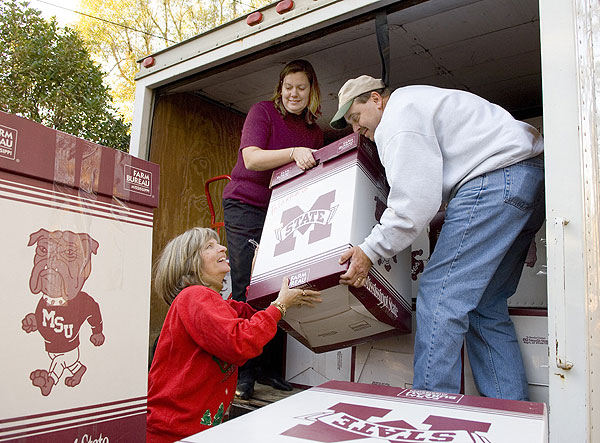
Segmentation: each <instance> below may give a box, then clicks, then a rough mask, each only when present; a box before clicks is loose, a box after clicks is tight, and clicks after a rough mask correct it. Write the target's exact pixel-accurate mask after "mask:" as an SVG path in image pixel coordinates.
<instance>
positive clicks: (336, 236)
mask: <svg viewBox="0 0 600 443" xmlns="http://www.w3.org/2000/svg"><path fill="white" fill-rule="evenodd" d="M315 158H316V159H317V161H318V165H317V166H316V167H315V168H313V169H310V170H308V171H302V170H301V169H299V168H298V167H297V166H296V165H295V164H289V165H286V166H283V167H281V168H279V169H277V170H276V171H274V173H273V178H272V180H271V186H272V189H273V192H272V196H271V200H270V202H269V208H268V211H267V216H266V220H265V225H264V228H263V233H262V238H261V242H260V248H259V253H258V256H257V260H256V265H255V268H254V273H253V275H252V280H251V284H250V288H249V292H248V301H249V302H250V303H251V304H253V305H255V306H257V307H264V306H267V305H268V304H269V303H270V302H271V301H272V300H273V299H275V297H276V295H277V292H278V291H279V288H280V287H281V280H282V278H283V277H284V276H287V277H289V278H290V285H291V286H294V287H302V288H309V287H310V288H317V289H319V290H321V292H322V295H323V303H322V304H320V305H319V306H318V307H316V308H309V307H300V308H292V309H290V310H289V311H288V314H287V316H286V317H285V319H284V323H283V324H284V328H285V329H287V330H288V332H289V333H290V334H291V335H293V336H294V337H295V338H296V339H297V340H299V341H300V342H301V343H303V344H304V345H305V346H307V347H308V348H310V349H311V350H313V351H315V352H325V351H330V350H334V349H340V348H344V347H347V346H350V345H353V344H357V343H361V342H364V341H367V340H372V339H374V338H377V337H382V336H385V335H390V334H399V333H408V332H410V330H411V283H410V251H409V250H406V251H403V252H401V253H399V254H398V255H396V256H395V257H393V258H392V259H389V260H380V261H379V262H378V263H375V264H374V266H373V267H372V268H371V271H370V273H369V275H368V277H367V281H366V283H365V285H364V286H363V287H362V288H358V289H357V288H352V287H350V288H349V287H347V286H342V285H339V284H338V282H339V276H340V275H341V274H342V273H344V272H345V271H346V269H347V267H348V264H347V263H346V264H344V265H340V264H339V257H340V255H341V254H342V252H344V251H345V250H347V249H348V248H350V247H351V246H353V245H358V244H360V243H361V242H362V241H363V240H364V238H365V237H366V236H367V235H368V234H369V233H370V231H371V229H372V227H373V226H374V225H375V224H376V223H377V222H378V220H379V218H380V217H381V214H382V213H383V211H384V210H385V208H386V201H387V193H388V187H387V185H386V182H385V175H384V173H383V167H382V166H381V163H380V162H379V159H378V156H377V151H376V148H375V146H374V145H373V144H372V143H371V142H370V141H369V140H368V139H366V138H365V137H363V136H360V135H359V134H351V135H349V136H347V137H345V138H342V139H340V140H338V141H336V142H334V143H332V144H329V145H327V146H325V147H323V148H322V149H320V150H319V151H317V152H316V153H315Z"/></svg>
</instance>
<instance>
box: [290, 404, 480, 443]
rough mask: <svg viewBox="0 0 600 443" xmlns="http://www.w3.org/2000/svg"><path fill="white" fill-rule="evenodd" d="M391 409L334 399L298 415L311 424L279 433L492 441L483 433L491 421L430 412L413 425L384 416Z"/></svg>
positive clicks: (408, 442) (393, 441) (313, 437)
mask: <svg viewBox="0 0 600 443" xmlns="http://www.w3.org/2000/svg"><path fill="white" fill-rule="evenodd" d="M390 412H392V410H391V409H382V408H374V407H370V406H364V405H356V404H351V403H337V404H335V405H333V406H331V407H330V408H329V409H328V410H327V411H324V412H316V413H314V414H309V415H306V416H302V417H297V419H300V420H304V421H305V422H309V423H310V424H301V425H296V426H294V427H292V428H290V429H288V430H286V431H284V432H282V433H281V435H285V436H289V437H296V438H301V439H304V440H309V441H316V442H328V443H334V442H345V441H353V440H359V439H360V441H363V439H372V440H373V441H374V442H375V441H377V442H390V443H416V442H421V443H440V442H453V443H491V441H490V440H489V439H488V438H487V437H486V436H485V434H486V433H487V432H488V430H489V428H490V426H491V423H486V422H480V421H474V420H463V419H457V418H452V417H441V416H436V415H429V416H427V417H426V418H425V420H422V423H420V424H419V425H418V426H413V425H412V424H411V423H409V422H407V421H405V420H398V419H396V420H390V419H387V420H386V418H385V417H386V415H388V414H389V413H390Z"/></svg>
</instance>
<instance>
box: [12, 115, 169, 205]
mask: <svg viewBox="0 0 600 443" xmlns="http://www.w3.org/2000/svg"><path fill="white" fill-rule="evenodd" d="M0 170H4V171H8V172H11V173H13V174H18V175H23V176H28V177H32V178H35V179H38V180H43V181H47V182H50V183H54V184H58V185H67V186H70V187H72V188H75V189H80V190H82V191H84V192H87V193H91V194H101V195H105V196H108V197H115V198H118V199H121V200H127V201H130V202H133V203H138V204H141V205H143V206H148V207H152V208H155V207H157V206H158V189H159V166H158V165H157V164H154V163H151V162H148V161H145V160H142V159H140V158H137V157H134V156H132V155H129V154H126V153H124V152H121V151H118V150H116V149H112V148H107V147H105V146H101V145H98V144H96V143H93V142H90V141H87V140H83V139H81V138H78V137H75V136H73V135H70V134H66V133H64V132H60V131H57V130H55V129H51V128H48V127H46V126H43V125H41V124H39V123H36V122H33V121H31V120H28V119H25V118H22V117H18V116H16V115H12V114H7V113H5V112H1V111H0Z"/></svg>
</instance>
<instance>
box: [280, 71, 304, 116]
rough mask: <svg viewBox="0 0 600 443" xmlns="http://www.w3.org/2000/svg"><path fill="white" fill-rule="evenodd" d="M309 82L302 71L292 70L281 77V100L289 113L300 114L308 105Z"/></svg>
mask: <svg viewBox="0 0 600 443" xmlns="http://www.w3.org/2000/svg"><path fill="white" fill-rule="evenodd" d="M309 98H310V82H309V81H308V77H307V76H306V74H305V73H304V72H292V73H290V74H288V75H286V76H285V77H284V78H283V84H282V85H281V102H282V103H283V107H284V108H285V110H286V111H287V112H289V113H290V114H296V115H300V114H302V111H304V109H306V107H307V106H308V101H309Z"/></svg>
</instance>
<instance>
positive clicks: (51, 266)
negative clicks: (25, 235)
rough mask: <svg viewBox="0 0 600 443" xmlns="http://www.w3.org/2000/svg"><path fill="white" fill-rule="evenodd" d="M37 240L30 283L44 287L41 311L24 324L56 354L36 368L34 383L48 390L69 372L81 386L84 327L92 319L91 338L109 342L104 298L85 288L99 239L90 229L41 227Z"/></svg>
mask: <svg viewBox="0 0 600 443" xmlns="http://www.w3.org/2000/svg"><path fill="white" fill-rule="evenodd" d="M33 245H36V249H35V257H34V258H33V270H32V271H31V277H30V279H29V288H30V289H31V292H32V293H33V294H39V293H40V292H41V293H42V296H41V298H40V301H39V303H38V305H37V308H36V310H35V312H34V313H33V312H32V313H29V314H27V315H26V316H25V318H24V319H23V320H22V328H23V330H24V331H25V332H27V333H30V332H34V331H39V332H40V334H41V336H42V337H43V338H44V342H45V346H46V351H47V352H48V356H49V357H50V367H49V369H48V370H45V369H36V370H34V371H33V372H31V374H30V375H29V378H30V379H31V381H32V383H33V385H34V386H37V387H39V388H40V390H41V392H42V395H44V396H47V395H49V394H50V392H51V391H52V388H53V387H54V386H55V385H56V384H58V382H59V381H60V379H61V378H62V376H63V375H65V385H67V386H71V387H73V386H77V385H78V384H79V382H80V381H81V378H82V377H83V374H84V373H85V371H86V369H87V368H86V367H85V366H84V365H83V364H81V362H80V361H79V330H80V328H81V325H82V324H83V323H84V322H85V321H87V322H88V323H89V325H90V327H91V329H92V335H91V337H90V341H91V342H92V343H93V344H94V345H95V346H100V345H102V344H103V343H104V334H102V316H101V314H100V307H99V306H98V303H96V301H95V300H94V299H93V298H92V297H90V296H89V295H88V294H86V293H85V292H83V291H82V290H81V288H82V287H83V284H84V283H85V281H86V280H87V278H88V277H89V275H90V273H91V271H92V261H91V260H92V254H96V251H97V250H98V242H97V241H96V240H94V239H93V238H92V237H90V236H89V235H88V234H85V233H79V234H77V233H74V232H71V231H52V232H49V231H47V230H46V229H40V230H39V231H37V232H34V233H33V234H31V235H30V237H29V244H28V245H27V246H33Z"/></svg>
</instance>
